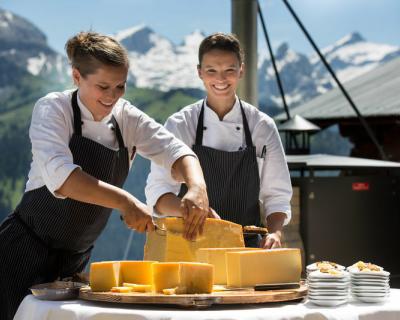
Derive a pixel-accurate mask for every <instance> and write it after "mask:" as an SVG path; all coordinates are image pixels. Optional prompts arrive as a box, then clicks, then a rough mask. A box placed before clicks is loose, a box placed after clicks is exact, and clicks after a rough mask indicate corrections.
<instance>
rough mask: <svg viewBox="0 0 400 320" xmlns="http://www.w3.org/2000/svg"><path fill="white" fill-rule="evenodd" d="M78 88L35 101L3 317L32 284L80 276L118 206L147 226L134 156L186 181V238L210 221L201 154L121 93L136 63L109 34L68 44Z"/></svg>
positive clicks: (8, 246)
mask: <svg viewBox="0 0 400 320" xmlns="http://www.w3.org/2000/svg"><path fill="white" fill-rule="evenodd" d="M66 51H67V54H68V58H69V59H70V62H71V65H72V76H73V79H74V82H75V85H76V86H77V87H78V89H77V90H67V91H64V92H53V93H49V94H48V95H46V96H45V97H43V98H41V99H40V100H39V101H38V102H37V103H36V105H35V107H34V110H33V113H32V120H31V126H30V130H29V135H30V139H31V142H32V155H33V159H32V163H31V169H30V171H29V177H28V182H27V184H26V189H25V193H24V195H23V197H22V200H21V202H20V203H19V205H18V206H17V208H16V209H15V211H14V212H13V213H12V214H11V215H9V216H8V217H7V218H6V220H5V221H3V223H2V224H1V225H0V275H1V276H0V315H1V317H0V318H1V319H12V318H13V316H14V314H15V312H16V310H17V308H18V305H19V304H20V302H21V301H22V299H23V298H24V296H26V295H27V294H29V287H31V286H32V285H35V284H38V283H45V282H51V281H54V280H55V279H57V278H64V277H69V276H72V275H73V274H74V273H77V272H81V271H82V270H83V269H84V268H85V266H86V264H87V262H88V261H89V257H90V252H91V250H92V248H93V244H94V242H95V240H96V239H97V237H98V236H99V235H100V233H101V231H102V230H103V229H104V227H105V225H106V223H107V220H108V218H109V216H110V213H111V210H112V209H113V208H115V209H118V210H119V211H120V212H121V215H122V216H123V218H124V221H125V223H126V224H127V225H128V226H129V227H130V228H133V229H135V230H137V231H139V232H144V231H152V230H154V225H153V222H152V217H151V211H150V210H149V208H148V207H147V206H146V205H145V204H143V203H141V202H140V201H139V200H138V199H136V198H135V197H134V196H133V195H131V194H130V193H129V192H126V191H124V190H123V189H122V185H123V183H124V181H125V179H126V177H127V174H128V171H129V168H130V167H131V164H132V161H133V158H134V156H135V153H136V152H138V153H140V154H141V155H143V156H144V157H147V158H150V159H151V160H153V161H154V162H156V163H157V164H158V165H159V166H161V167H163V168H164V169H165V170H166V172H168V173H169V175H170V178H171V179H173V178H172V177H174V179H176V181H177V182H178V181H180V182H183V181H184V182H185V183H186V184H187V185H188V186H189V192H188V193H187V194H186V195H185V197H184V198H183V199H182V208H183V209H184V211H185V212H184V215H185V217H186V220H185V222H186V224H185V225H186V226H187V229H186V231H187V235H188V236H189V237H192V236H194V235H195V234H196V232H197V231H198V230H199V229H200V228H201V227H202V224H204V220H205V218H206V215H207V213H208V198H207V193H206V188H205V182H204V178H203V174H202V171H201V168H200V164H199V162H198V160H197V158H196V156H195V155H194V154H193V152H192V151H191V150H190V148H188V147H187V146H186V145H184V144H183V143H182V142H181V141H180V140H178V139H176V138H175V137H174V136H173V135H172V134H171V133H169V132H168V131H167V130H166V129H165V128H164V127H163V126H161V125H160V124H158V123H156V122H155V121H154V120H152V119H151V118H150V117H148V116H147V115H146V114H144V113H143V112H141V111H140V110H139V109H137V108H136V107H134V106H133V105H131V104H130V103H129V102H128V101H126V100H124V99H122V98H121V97H122V95H123V94H124V92H125V87H126V80H127V74H128V67H129V60H128V56H127V52H126V50H125V49H124V48H123V47H122V46H121V44H119V43H118V42H117V41H116V40H114V39H113V38H111V37H109V36H105V35H101V34H98V33H94V32H81V33H79V34H77V35H75V36H74V37H72V38H71V39H70V40H69V41H68V42H67V44H66Z"/></svg>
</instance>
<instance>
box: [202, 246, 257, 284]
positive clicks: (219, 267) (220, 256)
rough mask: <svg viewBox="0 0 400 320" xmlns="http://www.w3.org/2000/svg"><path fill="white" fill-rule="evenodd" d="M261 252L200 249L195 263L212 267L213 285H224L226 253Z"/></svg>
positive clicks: (233, 249)
mask: <svg viewBox="0 0 400 320" xmlns="http://www.w3.org/2000/svg"><path fill="white" fill-rule="evenodd" d="M251 250H262V249H260V248H240V247H239V248H200V249H198V250H197V261H198V262H204V263H210V264H212V265H213V266H214V284H216V285H226V257H225V254H226V252H232V251H251Z"/></svg>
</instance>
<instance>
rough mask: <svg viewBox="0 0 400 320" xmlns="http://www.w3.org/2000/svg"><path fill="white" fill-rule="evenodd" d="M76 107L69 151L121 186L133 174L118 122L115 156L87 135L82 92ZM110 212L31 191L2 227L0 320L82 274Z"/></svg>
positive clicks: (41, 190) (83, 164) (84, 167)
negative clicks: (33, 291)
mask: <svg viewBox="0 0 400 320" xmlns="http://www.w3.org/2000/svg"><path fill="white" fill-rule="evenodd" d="M71 102H72V108H73V113H74V133H73V135H72V137H71V140H70V142H69V148H70V149H71V152H72V155H73V160H74V164H77V165H79V166H81V168H82V170H83V171H85V172H86V173H88V174H90V175H92V176H93V177H95V178H97V179H99V180H102V181H104V182H107V183H110V184H112V185H115V186H118V187H122V185H123V183H124V181H125V179H126V177H127V175H128V171H129V155H128V150H127V148H126V147H125V146H124V142H123V139H122V135H121V131H120V129H119V126H118V123H117V121H116V120H115V118H114V116H112V119H111V120H110V126H112V128H113V130H114V131H115V134H116V138H117V140H118V145H119V150H117V151H114V150H111V149H109V148H107V147H105V146H103V145H101V144H99V143H97V142H95V141H93V140H90V139H88V138H85V137H83V136H82V127H81V126H82V124H83V123H82V121H81V113H80V109H79V106H78V103H77V91H75V92H74V93H73V95H72V100H71ZM111 211H112V209H109V208H105V207H101V206H98V205H93V204H88V203H83V202H79V201H76V200H72V199H68V198H67V199H59V198H56V197H54V196H53V195H52V194H51V193H50V191H49V190H48V189H47V187H46V186H43V187H41V188H38V189H35V190H31V191H28V192H26V193H25V194H24V195H23V197H22V200H21V202H20V203H19V205H18V206H17V208H16V209H15V211H14V212H13V213H12V214H11V215H9V216H8V217H7V218H6V220H5V221H4V222H3V223H2V225H1V226H0V274H1V276H0V315H2V316H1V317H0V318H1V319H3V318H4V319H12V318H13V316H14V314H15V312H16V310H17V308H18V306H19V304H20V302H21V301H22V300H23V298H24V297H25V296H26V295H27V294H29V293H30V292H29V290H28V288H29V287H30V286H32V285H34V284H38V283H43V282H51V281H54V280H55V279H57V278H65V277H68V276H71V275H73V274H74V273H77V272H81V271H82V270H83V269H84V268H85V266H86V264H87V263H88V261H89V258H90V252H91V249H92V247H93V244H94V242H95V240H96V239H97V237H98V236H99V235H100V233H101V232H102V230H103V229H104V227H105V226H106V223H107V221H108V218H109V216H110V214H111ZM3 315H4V316H3Z"/></svg>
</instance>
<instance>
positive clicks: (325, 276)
mask: <svg viewBox="0 0 400 320" xmlns="http://www.w3.org/2000/svg"><path fill="white" fill-rule="evenodd" d="M339 272H340V274H330V273H325V272H321V271H319V270H317V271H313V272H310V273H309V274H308V279H309V280H311V279H343V278H344V279H348V278H349V273H348V272H347V271H339Z"/></svg>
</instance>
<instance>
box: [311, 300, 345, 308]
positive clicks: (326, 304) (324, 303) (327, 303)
mask: <svg viewBox="0 0 400 320" xmlns="http://www.w3.org/2000/svg"><path fill="white" fill-rule="evenodd" d="M308 301H310V302H311V303H314V304H316V305H319V306H323V307H334V306H338V305H341V304H344V303H346V302H347V299H343V300H318V299H308Z"/></svg>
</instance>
